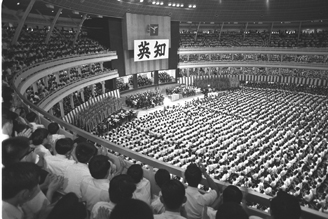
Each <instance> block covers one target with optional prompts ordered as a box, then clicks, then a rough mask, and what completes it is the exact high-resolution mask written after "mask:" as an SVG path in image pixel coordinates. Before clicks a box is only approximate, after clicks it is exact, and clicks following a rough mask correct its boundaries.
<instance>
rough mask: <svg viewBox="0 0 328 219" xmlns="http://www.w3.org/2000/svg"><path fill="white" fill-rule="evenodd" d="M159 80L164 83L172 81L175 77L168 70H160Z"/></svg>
mask: <svg viewBox="0 0 328 219" xmlns="http://www.w3.org/2000/svg"><path fill="white" fill-rule="evenodd" d="M158 81H159V82H160V83H162V84H164V83H170V82H172V81H173V77H171V76H170V75H169V74H168V73H167V72H159V73H158Z"/></svg>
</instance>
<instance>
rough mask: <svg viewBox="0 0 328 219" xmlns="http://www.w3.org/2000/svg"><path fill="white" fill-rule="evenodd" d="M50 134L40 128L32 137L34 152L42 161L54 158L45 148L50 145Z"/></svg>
mask: <svg viewBox="0 0 328 219" xmlns="http://www.w3.org/2000/svg"><path fill="white" fill-rule="evenodd" d="M48 134H49V132H48V130H47V129H45V128H39V129H37V130H35V131H34V132H33V133H32V135H31V137H30V140H31V141H32V147H34V152H35V153H36V154H37V155H39V156H40V159H42V160H43V158H44V157H46V156H52V154H51V153H50V151H49V150H48V149H47V148H46V147H45V146H44V145H46V144H47V143H48Z"/></svg>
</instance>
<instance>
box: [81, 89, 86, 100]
mask: <svg viewBox="0 0 328 219" xmlns="http://www.w3.org/2000/svg"><path fill="white" fill-rule="evenodd" d="M80 93H81V99H82V101H83V103H84V102H85V99H84V88H82V89H81V91H80Z"/></svg>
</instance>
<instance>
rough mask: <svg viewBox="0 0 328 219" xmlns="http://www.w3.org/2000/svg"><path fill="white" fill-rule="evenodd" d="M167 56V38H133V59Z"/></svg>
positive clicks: (164, 57)
mask: <svg viewBox="0 0 328 219" xmlns="http://www.w3.org/2000/svg"><path fill="white" fill-rule="evenodd" d="M168 58H169V40H168V39H156V40H134V61H135V62H139V61H149V60H156V59H168Z"/></svg>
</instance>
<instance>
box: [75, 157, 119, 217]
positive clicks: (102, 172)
mask: <svg viewBox="0 0 328 219" xmlns="http://www.w3.org/2000/svg"><path fill="white" fill-rule="evenodd" d="M88 167H89V171H90V174H91V177H86V178H84V179H83V181H82V183H81V194H82V200H83V201H85V202H86V203H87V209H88V210H89V211H91V210H92V208H93V206H94V205H95V204H96V203H97V202H109V194H108V189H109V181H110V179H111V178H112V174H113V172H112V170H115V168H112V165H111V162H110V160H109V157H107V156H104V155H96V156H94V157H93V158H91V160H90V162H89V165H88Z"/></svg>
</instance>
